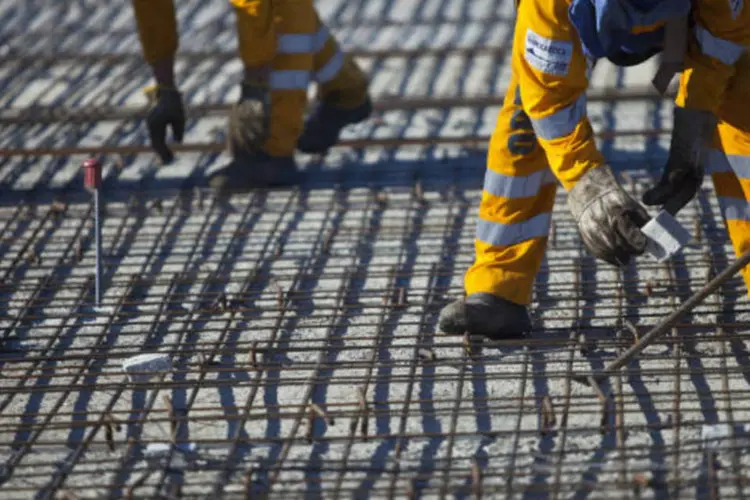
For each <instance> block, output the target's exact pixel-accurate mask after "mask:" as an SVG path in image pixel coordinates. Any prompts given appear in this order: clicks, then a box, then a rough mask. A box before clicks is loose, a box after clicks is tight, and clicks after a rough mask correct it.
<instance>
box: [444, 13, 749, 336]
mask: <svg viewBox="0 0 750 500" xmlns="http://www.w3.org/2000/svg"><path fill="white" fill-rule="evenodd" d="M737 1H738V0H715V1H713V0H712V1H711V2H708V1H700V0H699V1H698V2H694V3H693V4H694V5H697V6H702V7H696V9H699V11H702V12H709V11H712V10H715V11H716V12H715V13H713V14H712V15H713V17H712V18H711V19H710V23H709V25H708V26H707V25H706V24H703V28H701V21H702V17H701V14H700V13H697V14H695V15H694V17H695V18H696V19H697V21H698V22H697V23H696V24H695V27H694V29H695V30H697V31H696V32H695V34H694V35H693V37H694V38H695V40H694V41H693V42H692V43H691V44H690V54H689V56H688V58H687V61H686V69H685V72H684V74H683V76H682V80H681V82H682V83H681V92H680V97H678V100H677V105H678V106H677V107H676V108H675V114H674V133H673V137H672V144H671V146H670V154H669V160H668V162H667V166H666V167H665V173H664V176H663V178H662V180H661V181H660V183H659V184H658V185H657V186H656V187H654V188H653V189H652V190H650V191H648V192H647V193H646V194H645V195H644V199H643V202H644V203H645V204H648V205H665V206H671V207H676V208H677V209H679V208H681V207H682V206H684V205H685V204H686V203H687V202H689V201H690V199H691V198H692V197H693V196H694V195H695V193H696V191H697V189H698V188H699V186H700V183H701V181H702V179H703V170H702V168H703V166H704V165H706V164H707V162H708V161H709V160H708V156H709V155H708V151H709V150H710V147H709V146H710V141H711V138H712V136H713V134H714V132H715V131H716V130H717V127H716V118H715V115H714V112H716V111H717V109H718V108H719V107H721V108H722V109H724V111H725V115H724V116H722V120H723V121H722V122H721V123H720V124H719V127H718V131H719V132H718V136H717V138H716V142H715V146H716V150H715V151H713V155H712V156H711V157H712V158H715V161H714V163H715V164H716V165H717V168H718V171H717V170H716V169H714V171H715V173H713V176H714V181H715V182H716V183H717V191H718V193H719V195H720V196H722V199H723V200H724V201H723V202H722V204H723V206H725V207H726V208H725V217H726V218H727V219H728V220H727V224H728V226H729V230H730V234H731V237H732V241H733V242H734V244H735V248H736V249H737V251H738V252H739V251H741V250H742V249H745V248H747V247H748V244H749V243H750V232H749V231H748V229H749V228H748V226H747V224H748V222H747V220H748V219H750V211H749V210H748V201H747V200H748V199H750V196H749V195H750V187H749V186H750V184H748V183H747V182H748V181H749V180H748V174H749V173H750V168H748V160H747V159H748V158H750V156H748V154H749V152H750V149H748V148H749V147H750V142H749V141H748V130H749V129H748V127H747V120H748V119H750V113H748V104H747V103H748V102H750V101H748V100H747V98H748V97H749V96H748V92H750V90H748V89H750V80H747V71H746V70H745V72H744V73H743V70H741V69H740V68H741V67H744V66H742V65H743V64H744V63H743V61H746V58H747V52H744V55H742V56H740V57H736V56H737V52H738V51H740V49H739V48H737V47H735V46H734V45H732V47H733V49H732V50H731V51H730V52H731V53H732V54H733V56H732V58H731V60H730V58H729V57H727V59H726V60H724V61H722V60H721V57H724V56H719V55H717V54H713V55H712V52H711V50H710V49H709V47H713V48H714V49H716V48H723V47H725V45H726V44H741V43H746V42H743V41H742V40H744V39H743V38H742V37H743V36H744V35H741V33H744V32H745V31H746V30H747V27H748V26H750V23H749V22H748V20H749V19H750V18H748V13H747V10H748V9H747V8H745V9H744V10H742V9H741V8H740V10H741V12H739V13H737V12H734V13H733V12H732V8H731V7H730V6H731V3H732V2H735V3H736V2H737ZM722 2H723V4H722ZM714 4H715V5H714ZM719 4H721V5H719ZM690 9H691V2H690V1H689V0H663V1H659V0H565V1H556V0H520V2H519V3H518V10H517V20H516V26H515V34H514V40H513V53H512V63H511V64H512V76H511V81H510V86H509V89H508V92H507V94H506V97H505V101H504V104H503V108H502V110H501V111H500V113H499V116H498V122H497V125H496V128H495V131H494V133H493V136H492V138H491V141H490V146H489V153H488V159H487V170H486V174H485V179H484V190H483V193H482V200H481V203H480V206H479V220H478V222H477V229H476V240H475V250H476V258H475V261H474V264H473V265H472V266H471V268H470V269H469V270H468V272H467V273H466V277H465V289H466V298H463V299H459V300H456V301H455V302H453V303H451V304H449V305H448V306H446V307H445V308H444V309H443V310H442V311H441V315H440V320H439V327H440V329H441V330H442V331H444V332H446V333H449V334H463V333H465V332H468V333H470V334H476V335H483V336H486V337H489V338H492V339H503V338H513V337H518V336H521V335H523V334H524V333H526V332H528V331H529V330H530V329H531V322H530V319H529V315H528V310H527V307H528V305H529V303H530V301H531V296H532V287H533V283H534V279H535V276H536V274H537V272H538V270H539V267H540V265H541V263H542V259H543V256H544V253H545V249H546V245H547V237H548V231H549V226H550V219H551V212H552V208H553V205H554V199H555V193H556V190H557V189H558V184H561V185H562V188H563V189H565V191H566V192H567V204H568V208H569V210H570V211H571V214H572V215H573V217H574V219H575V221H576V223H577V227H578V231H579V233H580V235H581V237H582V240H583V242H584V244H585V245H586V247H587V249H588V250H589V252H591V253H592V255H594V256H595V257H597V258H598V259H601V260H603V261H606V262H608V263H610V264H613V265H617V266H621V265H625V264H627V263H628V262H629V261H630V259H631V258H633V257H635V256H638V255H641V254H642V253H643V252H644V250H645V247H646V238H645V235H644V234H643V233H642V232H641V231H640V227H642V226H643V224H645V222H647V220H648V214H647V212H646V211H645V209H644V208H643V207H642V206H641V205H640V204H639V203H638V202H636V201H635V200H634V199H632V198H631V197H630V196H629V195H628V194H627V193H626V192H625V191H624V190H623V189H622V187H621V186H620V184H619V182H618V181H617V179H616V177H615V176H614V174H613V172H612V170H611V168H610V167H609V166H608V165H607V164H606V161H605V159H604V158H603V156H602V155H601V153H600V152H599V151H598V149H597V147H596V144H595V140H594V135H593V132H592V129H591V125H590V123H589V121H588V119H587V117H586V97H585V92H586V89H587V87H588V84H589V81H588V79H589V76H590V73H591V69H592V68H593V66H594V64H595V63H596V61H597V60H598V59H600V58H607V59H609V60H610V61H611V62H613V63H614V64H616V65H619V66H630V65H634V64H639V63H641V62H643V61H645V60H647V59H648V58H650V57H651V56H653V55H654V54H656V53H658V52H660V51H661V50H662V48H663V43H664V31H665V29H664V27H665V25H666V23H668V22H673V21H674V20H676V19H680V18H686V17H685V16H687V15H688V14H689V13H690ZM734 10H735V11H736V10H737V9H734ZM696 12H698V11H696ZM733 15H734V18H732V16H733ZM704 17H705V16H704ZM743 23H744V25H743ZM708 30H711V31H708ZM711 33H713V34H714V35H716V36H715V37H714V35H711ZM709 35H710V36H709ZM722 36H725V37H726V39H722V38H721V37H722ZM711 37H714V38H711ZM735 37H736V38H739V39H735ZM713 40H715V41H713ZM701 43H702V44H703V45H701ZM712 44H715V45H712ZM717 52H722V51H721V50H718V51H717ZM735 59H736V60H735ZM743 74H744V75H745V76H742V75H743ZM690 82H692V83H690ZM722 89H724V90H725V91H724V92H722ZM692 94H695V95H692ZM743 95H744V97H745V99H744V102H743V100H742V97H743ZM709 96H710V97H709ZM702 99H703V100H704V101H703V102H701V100H702ZM708 101H710V102H708ZM729 109H732V110H733V115H732V118H731V119H730V118H729V116H730V113H731V112H730V111H729ZM743 120H744V122H743ZM730 136H731V137H732V139H731V141H730V140H729V139H728V138H729V137H730ZM730 143H731V145H730ZM743 155H744V156H743ZM739 167H741V168H739ZM743 169H744V173H742V172H743ZM743 175H744V180H743ZM738 177H739V179H738ZM746 277H747V275H746Z"/></svg>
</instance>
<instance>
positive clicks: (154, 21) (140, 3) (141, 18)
mask: <svg viewBox="0 0 750 500" xmlns="http://www.w3.org/2000/svg"><path fill="white" fill-rule="evenodd" d="M132 3H133V10H134V11H135V20H136V24H137V26H138V38H139V39H140V41H141V48H142V50H143V56H144V58H145V59H146V62H147V63H149V64H154V63H155V62H157V61H161V60H164V59H169V58H173V57H174V55H175V54H176V53H177V46H178V38H177V19H176V15H175V8H174V2H173V0H132Z"/></svg>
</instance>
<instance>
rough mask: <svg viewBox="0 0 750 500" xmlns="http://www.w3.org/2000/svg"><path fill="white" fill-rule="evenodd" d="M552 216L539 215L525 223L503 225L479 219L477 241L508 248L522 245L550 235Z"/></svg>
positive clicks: (548, 214) (549, 214) (547, 213)
mask: <svg viewBox="0 0 750 500" xmlns="http://www.w3.org/2000/svg"><path fill="white" fill-rule="evenodd" d="M551 219H552V214H551V213H549V212H546V213H543V214H539V215H537V216H535V217H532V218H531V219H529V220H527V221H524V222H517V223H515V224H501V223H499V222H490V221H487V220H484V219H479V222H478V223H477V239H478V240H480V241H483V242H484V243H488V244H490V245H497V246H508V245H515V244H516V243H521V242H524V241H527V240H530V239H531V238H543V237H545V236H547V234H549V224H550V220H551Z"/></svg>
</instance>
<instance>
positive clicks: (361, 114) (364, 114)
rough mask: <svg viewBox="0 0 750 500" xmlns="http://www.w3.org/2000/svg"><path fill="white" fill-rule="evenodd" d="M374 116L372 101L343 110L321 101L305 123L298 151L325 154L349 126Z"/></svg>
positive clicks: (298, 142)
mask: <svg viewBox="0 0 750 500" xmlns="http://www.w3.org/2000/svg"><path fill="white" fill-rule="evenodd" d="M371 114H372V101H371V100H370V97H369V96H368V97H367V98H366V99H365V102H363V103H362V104H360V105H359V106H357V107H354V108H348V109H347V108H341V107H339V106H335V105H333V104H331V103H330V102H327V101H325V100H323V101H321V102H320V103H319V104H318V105H317V107H316V108H315V110H314V111H313V112H312V114H311V115H310V117H309V118H308V119H307V121H306V122H305V128H304V130H303V131H302V134H301V135H300V137H299V139H298V140H297V149H299V150H300V151H302V152H303V153H308V154H324V153H325V152H327V151H328V150H329V149H330V148H331V147H332V146H334V145H335V144H336V143H337V142H338V140H339V135H340V134H341V131H342V130H343V129H344V127H346V126H347V125H353V124H355V123H360V122H362V121H364V120H366V119H367V118H369V117H370V115H371Z"/></svg>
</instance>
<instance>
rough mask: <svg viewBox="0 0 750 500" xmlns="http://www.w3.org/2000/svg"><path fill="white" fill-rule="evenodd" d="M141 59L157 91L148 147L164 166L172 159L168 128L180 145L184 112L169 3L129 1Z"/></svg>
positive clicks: (149, 120) (174, 24)
mask: <svg viewBox="0 0 750 500" xmlns="http://www.w3.org/2000/svg"><path fill="white" fill-rule="evenodd" d="M132 2H133V10H134V11H135V19H136V23H137V25H138V37H139V38H140V41H141V47H142V49H143V56H144V58H145V59H146V62H147V63H148V64H149V65H150V66H151V69H152V71H153V73H154V79H155V80H156V87H154V88H153V89H149V94H150V95H151V96H152V99H151V101H152V106H151V109H150V110H149V113H148V116H147V117H146V122H147V125H148V133H149V138H150V140H151V146H152V147H153V148H154V151H155V152H156V153H157V154H158V155H159V157H160V158H161V160H162V162H163V163H170V162H172V160H173V159H174V155H173V153H172V150H171V149H170V148H169V146H167V128H171V129H172V135H173V138H174V140H175V141H177V142H182V138H183V135H184V132H185V112H184V109H183V106H182V95H181V94H180V92H179V90H177V86H176V84H175V78H174V56H175V54H176V53H177V45H178V41H177V19H176V16H175V9H174V3H173V1H172V0H132Z"/></svg>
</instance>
